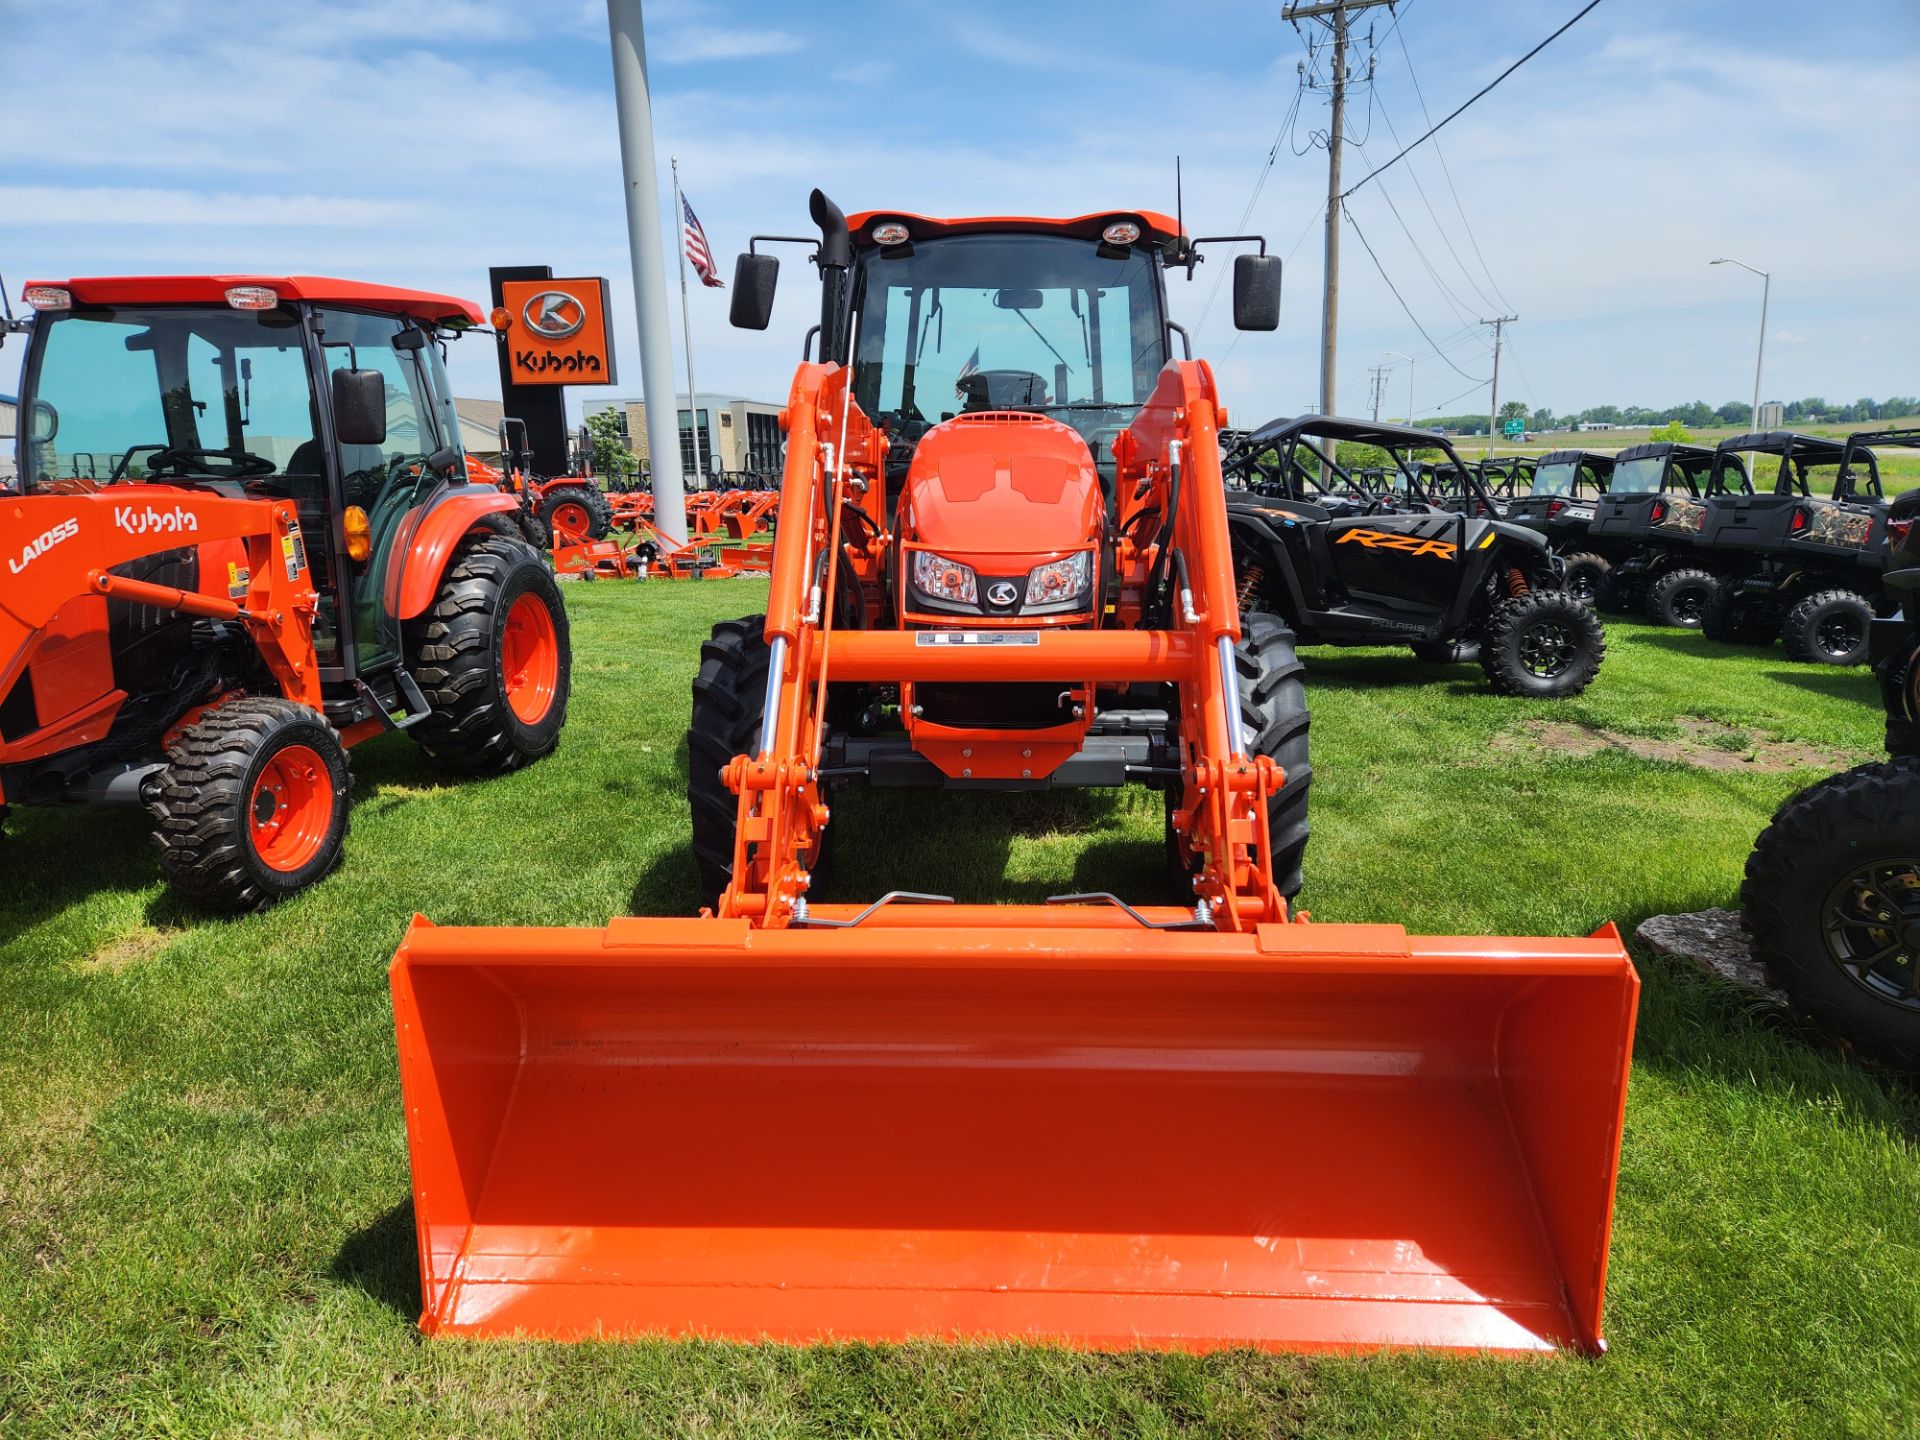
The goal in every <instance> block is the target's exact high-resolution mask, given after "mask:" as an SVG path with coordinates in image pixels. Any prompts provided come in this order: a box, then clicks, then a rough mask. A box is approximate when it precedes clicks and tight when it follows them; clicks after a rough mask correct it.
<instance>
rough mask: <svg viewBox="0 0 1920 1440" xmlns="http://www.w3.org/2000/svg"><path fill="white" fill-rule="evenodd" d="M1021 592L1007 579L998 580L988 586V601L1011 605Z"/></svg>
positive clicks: (994, 603)
mask: <svg viewBox="0 0 1920 1440" xmlns="http://www.w3.org/2000/svg"><path fill="white" fill-rule="evenodd" d="M1019 593H1020V592H1019V591H1018V590H1015V589H1014V588H1013V586H1012V585H1011V584H1009V583H1008V582H1007V581H1005V580H996V581H994V582H993V584H991V585H989V586H988V587H987V603H988V604H989V605H1002V606H1005V605H1011V604H1013V601H1014V597H1015V596H1017V595H1018V594H1019Z"/></svg>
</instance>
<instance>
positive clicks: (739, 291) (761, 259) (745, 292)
mask: <svg viewBox="0 0 1920 1440" xmlns="http://www.w3.org/2000/svg"><path fill="white" fill-rule="evenodd" d="M779 283H780V260H779V257H778V256H775V255H754V254H747V255H742V256H741V257H740V258H739V259H738V260H736V261H735V262H734V265H733V303H732V304H731V305H730V306H729V307H728V309H727V318H728V319H729V320H731V321H732V322H733V325H734V328H735V329H738V330H764V329H766V328H767V325H768V323H769V322H770V321H772V319H773V291H774V287H775V286H777V285H778V284H779Z"/></svg>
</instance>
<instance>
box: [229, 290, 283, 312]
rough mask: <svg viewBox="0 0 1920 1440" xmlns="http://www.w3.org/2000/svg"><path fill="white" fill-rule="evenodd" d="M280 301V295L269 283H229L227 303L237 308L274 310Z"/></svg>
mask: <svg viewBox="0 0 1920 1440" xmlns="http://www.w3.org/2000/svg"><path fill="white" fill-rule="evenodd" d="M279 303H280V296H279V294H278V292H276V291H275V290H274V289H273V288H272V287H271V286H268V285H229V286H228V287H227V304H229V305H231V306H232V307H233V308H234V309H236V310H272V309H274V308H275V307H276V306H278V305H279Z"/></svg>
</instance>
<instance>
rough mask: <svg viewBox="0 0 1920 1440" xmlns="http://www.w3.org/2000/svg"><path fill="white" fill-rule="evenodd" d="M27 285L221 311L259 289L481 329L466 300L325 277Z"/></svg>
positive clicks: (124, 278)
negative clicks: (238, 295) (238, 288)
mask: <svg viewBox="0 0 1920 1440" xmlns="http://www.w3.org/2000/svg"><path fill="white" fill-rule="evenodd" d="M29 283H30V284H33V285H56V286H58V287H59V288H61V289H63V290H66V291H68V292H70V293H71V294H72V296H73V298H74V302H75V303H76V304H80V305H224V304H226V303H227V291H228V290H229V289H231V288H232V287H233V286H235V285H263V286H266V287H267V288H269V289H271V290H272V291H274V293H276V294H277V295H279V297H280V298H281V299H282V300H307V301H311V302H313V303H315V304H320V305H344V306H347V307H348V308H350V309H354V310H372V311H374V312H376V313H378V314H383V315H404V316H406V317H407V318H409V319H412V320H419V321H421V322H423V323H425V324H430V325H454V326H459V325H480V324H483V323H485V320H484V317H483V316H482V315H481V313H480V309H479V307H478V306H477V305H475V304H474V303H473V302H472V301H470V300H459V299H456V298H454V297H453V296H451V295H436V294H434V293H433V292H432V291H429V290H403V289H400V288H399V287H397V286H393V285H369V284H367V283H365V282H364V281H360V280H333V279H329V278H328V277H326V276H324V275H93V276H84V277H80V278H77V279H73V280H34V281H31V282H29Z"/></svg>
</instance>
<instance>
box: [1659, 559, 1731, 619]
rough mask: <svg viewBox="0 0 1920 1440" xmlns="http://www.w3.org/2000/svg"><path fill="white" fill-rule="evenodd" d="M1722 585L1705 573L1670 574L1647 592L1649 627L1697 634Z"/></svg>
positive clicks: (1675, 571)
mask: <svg viewBox="0 0 1920 1440" xmlns="http://www.w3.org/2000/svg"><path fill="white" fill-rule="evenodd" d="M1720 588H1721V585H1720V582H1719V581H1718V580H1717V579H1715V578H1714V576H1713V575H1712V574H1711V573H1710V572H1709V571H1706V570H1691V569H1689V570H1669V571H1667V573H1666V574H1664V575H1662V576H1661V577H1660V578H1659V579H1658V580H1656V581H1654V582H1653V584H1652V585H1651V586H1649V587H1648V589H1647V598H1646V602H1645V603H1646V616H1647V621H1648V623H1649V624H1653V625H1671V626H1673V627H1674V628H1675V629H1676V630H1698V629H1699V628H1700V626H1701V625H1702V624H1703V623H1704V622H1705V620H1706V618H1707V607H1708V606H1709V605H1711V604H1712V603H1713V597H1714V594H1715V593H1716V592H1717V591H1718V590H1720Z"/></svg>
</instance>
